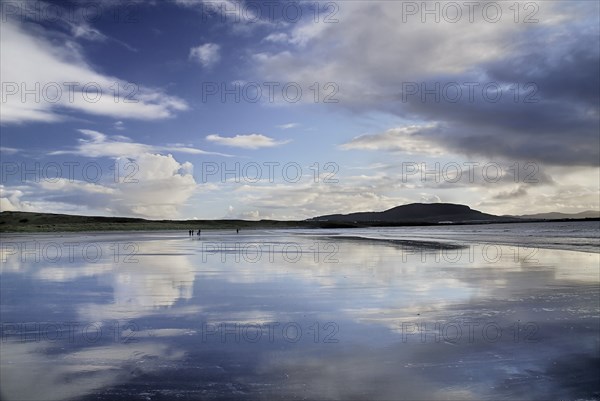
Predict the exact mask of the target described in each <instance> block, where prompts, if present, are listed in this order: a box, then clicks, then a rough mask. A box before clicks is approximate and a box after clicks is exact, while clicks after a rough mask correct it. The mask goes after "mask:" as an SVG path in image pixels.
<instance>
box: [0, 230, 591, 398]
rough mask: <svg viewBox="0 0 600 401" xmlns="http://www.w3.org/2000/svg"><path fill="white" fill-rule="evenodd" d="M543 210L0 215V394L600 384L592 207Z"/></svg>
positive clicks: (461, 391) (362, 393) (529, 388)
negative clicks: (256, 222) (411, 218)
mask: <svg viewBox="0 0 600 401" xmlns="http://www.w3.org/2000/svg"><path fill="white" fill-rule="evenodd" d="M540 224H542V226H538V227H535V230H536V232H537V233H538V234H537V235H536V236H530V235H529V233H528V231H527V230H529V229H531V226H528V225H522V227H520V228H519V227H518V225H511V226H512V228H509V230H513V231H512V232H511V231H504V230H505V229H504V228H503V227H501V225H496V226H494V227H492V226H487V227H485V226H475V227H473V226H471V227H465V228H451V227H440V228H434V227H431V228H398V229H393V228H388V229H379V230H378V229H363V230H270V231H245V232H244V231H241V232H240V233H239V234H236V233H235V231H233V232H231V230H228V231H206V233H205V230H202V236H201V238H200V239H199V238H197V237H192V238H190V237H188V235H186V234H187V233H185V232H152V233H136V234H135V235H132V234H131V233H78V234H66V233H63V234H19V235H12V236H7V235H5V236H3V238H2V247H1V248H2V253H1V255H0V256H1V257H2V264H1V268H2V270H1V276H0V277H1V284H0V285H1V295H0V301H1V303H0V311H1V323H2V325H1V328H2V343H1V348H0V350H1V351H0V356H1V358H0V375H1V377H0V379H1V382H2V389H1V396H2V400H34V399H39V400H58V399H74V400H92V399H93V400H138V399H139V400H147V399H152V400H167V399H168V400H172V399H182V400H199V399H209V400H210V399H264V400H271V399H327V400H329V399H372V400H442V399H444V400H448V399H450V400H546V399H563V400H592V399H599V397H600V385H599V383H598V379H597V377H598V373H600V356H599V352H600V342H599V334H600V326H599V324H600V323H599V322H600V320H599V313H600V307H599V301H600V296H599V291H598V290H599V283H600V272H599V266H600V254H599V253H598V247H597V241H598V232H599V231H600V230H599V229H598V222H591V223H589V224H587V225H586V224H584V225H577V223H570V224H574V226H569V227H571V231H569V230H567V228H568V227H567V226H564V225H563V226H552V225H551V224H550V223H548V224H547V225H543V223H540ZM565 224H566V223H565ZM457 230H458V231H459V232H457ZM461 230H462V231H461ZM502 232H504V236H502V235H500V233H502ZM528 238H529V239H528ZM511 241H512V242H511ZM594 250H595V252H594Z"/></svg>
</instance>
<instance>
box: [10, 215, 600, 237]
mask: <svg viewBox="0 0 600 401" xmlns="http://www.w3.org/2000/svg"><path fill="white" fill-rule="evenodd" d="M432 220H435V218H432ZM549 221H555V222H561V221H600V218H562V219H525V218H516V217H512V216H509V217H505V218H503V217H500V218H498V219H494V220H489V221H480V220H472V221H447V220H439V221H427V220H426V219H425V220H421V221H409V220H405V221H401V220H399V221H393V222H390V221H363V222H359V221H335V220H319V219H309V220H296V221H282V220H260V221H249V220H147V219H142V218H128V217H104V216H77V215H66V214H53V213H33V212H12V211H11V212H8V211H7V212H1V213H0V232H1V233H36V232H40V233H44V232H45V233H48V232H97V231H176V230H182V231H187V230H192V229H194V230H198V229H202V230H228V229H231V230H236V229H240V230H248V229H252V230H257V229H295V228H298V229H310V228H314V229H327V228H330V229H331V228H367V227H409V226H448V225H476V224H507V223H537V222H549Z"/></svg>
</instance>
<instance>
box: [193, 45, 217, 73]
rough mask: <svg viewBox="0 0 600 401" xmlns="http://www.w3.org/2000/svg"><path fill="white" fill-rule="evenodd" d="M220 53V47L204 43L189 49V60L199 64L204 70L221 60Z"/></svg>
mask: <svg viewBox="0 0 600 401" xmlns="http://www.w3.org/2000/svg"><path fill="white" fill-rule="evenodd" d="M220 51H221V46H219V45H218V44H216V43H205V44H203V45H200V46H197V47H192V48H191V49H190V59H191V60H194V61H196V62H198V63H200V64H201V65H202V66H203V67H205V68H209V67H212V66H214V65H216V64H217V63H218V62H219V61H220V60H221V53H220Z"/></svg>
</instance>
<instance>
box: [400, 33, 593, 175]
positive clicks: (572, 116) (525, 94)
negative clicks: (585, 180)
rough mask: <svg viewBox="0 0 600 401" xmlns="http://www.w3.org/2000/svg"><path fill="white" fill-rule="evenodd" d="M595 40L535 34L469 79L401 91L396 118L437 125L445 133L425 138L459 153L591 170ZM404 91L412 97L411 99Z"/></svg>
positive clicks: (448, 78)
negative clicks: (435, 122) (552, 37)
mask: <svg viewBox="0 0 600 401" xmlns="http://www.w3.org/2000/svg"><path fill="white" fill-rule="evenodd" d="M596 33H597V30H594V29H591V30H590V32H589V33H588V34H586V35H583V36H570V35H568V34H561V35H560V36H559V37H558V38H554V39H553V40H552V41H548V40H545V39H544V35H543V34H546V35H548V36H551V32H549V31H548V30H546V29H544V30H541V31H540V32H538V34H537V36H534V37H533V38H528V40H527V41H526V42H524V44H521V45H520V46H519V50H518V51H517V52H515V53H513V54H512V55H510V56H509V57H507V58H505V59H502V60H499V61H495V62H492V63H488V64H485V65H482V66H480V68H479V70H478V71H477V72H471V73H468V74H463V75H461V76H445V77H436V78H432V79H428V80H427V81H426V82H424V83H422V82H421V83H419V85H421V84H424V85H425V87H424V88H427V90H432V91H433V92H432V93H429V94H427V93H425V92H424V91H423V89H422V88H423V87H419V89H418V90H416V88H415V87H414V86H413V87H407V86H405V89H408V90H407V91H405V92H404V93H403V94H402V95H401V96H400V98H401V99H400V102H401V109H400V111H399V114H403V115H411V116H413V117H418V118H422V119H425V120H434V121H438V122H443V123H444V126H445V127H446V129H445V131H444V132H443V133H441V134H439V135H436V136H430V137H429V139H431V140H433V141H434V142H437V143H439V144H440V145H443V146H445V147H447V148H450V149H452V150H455V151H460V152H462V153H465V154H483V155H486V156H498V155H499V156H503V157H509V158H516V159H521V160H531V161H540V162H544V163H548V164H553V165H584V166H597V165H598V164H599V161H600V160H599V158H600V156H599V152H600V140H599V138H600V125H599V104H600V94H599V89H598V88H600V57H599V49H600V44H599V38H598V35H597V34H596ZM528 34H530V33H528ZM548 42H549V43H548ZM475 82H476V83H477V84H478V85H476V86H473V90H472V91H470V89H469V86H468V85H467V84H466V83H475ZM452 83H456V84H458V86H456V85H455V84H452ZM405 85H406V84H405ZM436 85H437V86H436ZM486 85H488V89H487V90H485V91H484V87H485V86H486ZM496 85H499V87H500V88H501V89H500V90H501V91H498V90H497V88H498V86H496ZM444 87H447V88H448V90H447V92H444V90H443V88H444ZM436 88H440V89H436ZM458 88H460V93H462V96H461V97H460V98H458V93H459V92H458V90H457V89H458ZM411 90H412V91H413V92H414V91H415V90H416V91H417V93H416V94H414V95H411V92H410V91H411ZM435 92H438V97H437V98H436V95H435V94H434V93H435ZM440 92H441V94H439V93H440ZM515 94H518V97H515V96H516V95H515ZM497 96H500V97H499V98H498V99H497V98H496V97H497Z"/></svg>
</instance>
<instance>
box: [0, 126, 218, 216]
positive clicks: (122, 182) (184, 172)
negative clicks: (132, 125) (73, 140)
mask: <svg viewBox="0 0 600 401" xmlns="http://www.w3.org/2000/svg"><path fill="white" fill-rule="evenodd" d="M79 132H81V133H82V134H83V135H84V136H85V138H83V139H80V140H79V144H78V146H76V147H75V148H74V149H73V150H67V151H64V150H62V151H55V152H50V153H49V154H50V155H57V154H76V155H78V156H83V157H89V158H103V157H107V158H112V159H114V163H115V164H114V165H113V166H111V171H113V170H114V171H115V173H112V172H111V173H108V174H106V175H101V176H99V179H98V181H97V182H96V181H94V182H88V181H83V180H78V179H74V178H73V177H69V178H62V177H61V178H58V179H52V180H46V179H42V180H37V181H32V182H27V181H25V182H23V185H21V186H19V187H12V188H8V187H4V186H0V207H1V210H22V211H36V212H42V211H43V212H54V213H60V212H67V213H80V214H90V213H93V214H102V215H124V216H131V215H134V216H140V217H149V218H160V219H172V218H179V217H180V211H181V209H182V207H183V206H185V205H186V202H187V201H188V200H189V199H190V197H191V196H192V195H193V194H194V192H196V191H197V190H198V189H199V187H198V184H197V183H196V181H195V179H194V175H193V169H194V166H193V165H192V164H191V163H189V162H184V163H180V162H178V161H177V160H176V159H175V158H174V157H173V155H171V154H167V155H164V154H160V153H159V152H165V151H166V152H178V153H186V154H195V155H196V154H217V155H220V154H218V153H210V152H205V151H203V150H200V149H196V148H193V147H190V146H188V145H184V144H171V145H167V146H154V145H147V144H143V143H137V142H132V141H131V140H129V138H127V137H123V136H112V137H109V136H107V135H105V134H103V133H101V132H98V131H94V130H85V129H81V130H79ZM98 165H99V164H98ZM117 172H118V174H117ZM117 178H118V179H117ZM90 180H91V178H90Z"/></svg>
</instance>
